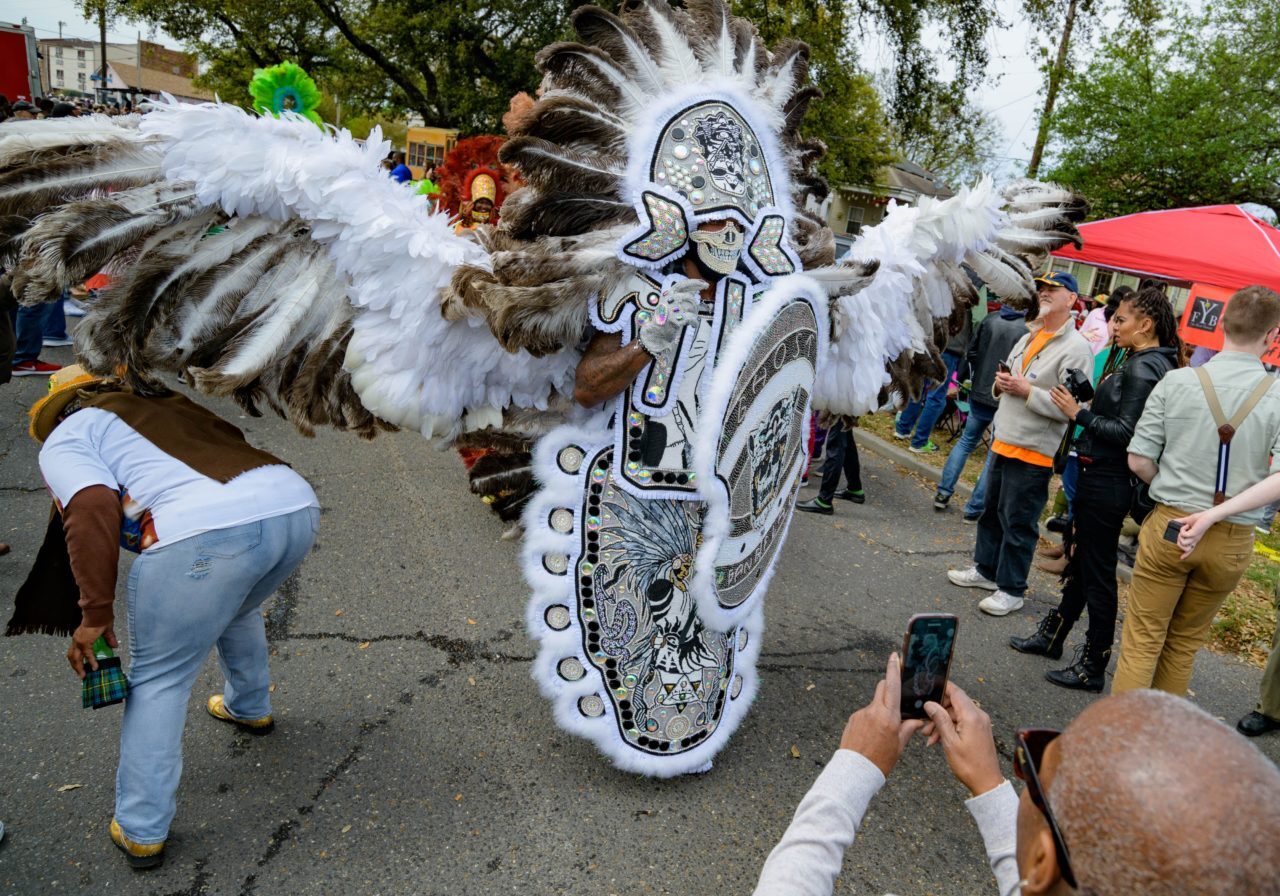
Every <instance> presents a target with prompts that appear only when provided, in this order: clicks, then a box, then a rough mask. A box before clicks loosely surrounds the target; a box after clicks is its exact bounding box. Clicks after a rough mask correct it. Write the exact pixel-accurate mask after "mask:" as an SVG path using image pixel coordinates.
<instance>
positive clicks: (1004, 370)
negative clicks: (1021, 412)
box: [996, 361, 1013, 373]
mask: <svg viewBox="0 0 1280 896" xmlns="http://www.w3.org/2000/svg"><path fill="white" fill-rule="evenodd" d="M996 370H998V371H1000V372H1001V373H1012V372H1013V370H1012V369H1011V368H1010V367H1009V365H1008V364H1006V363H1004V362H1003V361H997V362H996Z"/></svg>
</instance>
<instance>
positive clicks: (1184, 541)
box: [1172, 510, 1217, 560]
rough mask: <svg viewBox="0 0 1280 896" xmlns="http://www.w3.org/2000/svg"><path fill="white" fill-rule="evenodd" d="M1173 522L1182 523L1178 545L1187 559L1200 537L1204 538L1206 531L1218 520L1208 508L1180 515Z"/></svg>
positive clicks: (1184, 558) (1183, 557)
mask: <svg viewBox="0 0 1280 896" xmlns="http://www.w3.org/2000/svg"><path fill="white" fill-rule="evenodd" d="M1172 522H1175V523H1181V524H1182V531H1181V532H1179V533H1178V547H1180V548H1182V559H1183V560H1186V559H1187V558H1188V557H1190V556H1191V552H1192V551H1194V550H1195V549H1196V545H1198V544H1199V543H1200V539H1201V538H1204V533H1206V532H1208V531H1209V529H1210V527H1212V526H1213V524H1214V523H1216V522H1217V520H1216V519H1214V518H1213V515H1212V514H1211V513H1210V512H1209V511H1208V510H1202V511H1200V512H1199V513H1193V514H1190V515H1188V516H1184V517H1179V518H1178V519H1176V520H1172Z"/></svg>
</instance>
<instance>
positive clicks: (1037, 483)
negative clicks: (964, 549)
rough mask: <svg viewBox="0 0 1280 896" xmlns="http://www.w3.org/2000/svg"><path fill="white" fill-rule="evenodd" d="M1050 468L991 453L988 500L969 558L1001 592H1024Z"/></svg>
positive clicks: (1018, 594) (1050, 474) (1047, 488)
mask: <svg viewBox="0 0 1280 896" xmlns="http://www.w3.org/2000/svg"><path fill="white" fill-rule="evenodd" d="M1052 478H1053V468H1052V467H1037V466H1036V465H1035V464H1029V463H1026V462H1025V461H1020V460H1014V459H1013V458H1011V457H1001V456H1000V455H998V454H997V455H995V456H994V457H993V458H992V461H991V469H989V470H988V471H987V502H986V506H984V507H983V509H982V516H980V517H979V518H978V541H977V544H976V545H974V548H973V562H974V565H975V566H977V567H978V572H980V573H982V574H983V575H984V576H986V577H987V578H988V579H991V580H992V581H994V582H995V583H996V585H998V586H999V587H1000V590H1001V591H1003V592H1005V593H1006V594H1012V595H1013V596H1014V597H1022V595H1024V594H1026V592H1027V573H1028V572H1030V571H1031V561H1032V559H1034V557H1035V553H1036V540H1037V539H1038V538H1039V537H1040V512H1041V511H1042V510H1044V505H1045V504H1046V503H1047V502H1048V500H1049V480H1050V479H1052Z"/></svg>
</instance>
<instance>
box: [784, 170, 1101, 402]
mask: <svg viewBox="0 0 1280 896" xmlns="http://www.w3.org/2000/svg"><path fill="white" fill-rule="evenodd" d="M1087 212H1088V205H1087V204H1086V203H1085V202H1084V200H1083V199H1082V198H1081V197H1079V196H1078V195H1076V194H1074V193H1072V192H1071V191H1070V190H1065V189H1063V188H1061V187H1058V186H1055V185H1053V184H1043V183H1036V182H1034V181H1018V182H1016V183H1012V184H1010V185H1009V186H1007V187H1005V188H1004V190H1002V191H997V190H996V189H995V187H994V186H993V185H992V183H991V180H990V178H983V179H982V180H981V181H980V182H979V183H978V184H977V185H976V186H974V187H972V188H966V189H962V190H960V192H959V193H958V194H957V195H956V196H954V197H952V198H950V199H946V200H937V199H930V198H927V197H926V198H922V199H921V200H920V202H919V204H918V205H916V206H914V207H911V206H897V205H895V206H891V207H890V209H889V212H888V214H886V215H885V218H884V220H883V221H882V222H881V223H880V224H878V225H876V226H875V227H869V228H867V229H865V230H864V231H863V232H862V233H861V234H860V235H859V237H858V239H857V240H856V241H855V242H854V244H853V247H852V249H851V250H850V251H849V253H848V255H847V256H846V257H845V258H844V259H842V260H841V263H840V264H839V265H834V266H828V267H820V268H814V269H809V270H806V271H805V273H806V274H807V275H808V276H810V277H813V278H814V279H815V280H818V281H819V282H820V283H821V284H822V285H823V286H824V287H826V289H827V293H828V295H829V296H830V297H831V305H830V312H831V318H832V335H831V341H830V347H829V349H828V354H827V358H826V359H825V363H824V364H823V365H822V366H821V367H820V368H819V370H818V381H817V384H816V386H815V394H814V406H815V407H817V408H818V409H820V410H824V411H827V412H829V413H832V414H839V415H849V416H857V415H859V414H864V413H867V412H868V411H873V410H875V409H877V408H879V407H882V406H883V405H884V404H885V403H886V402H887V400H888V398H889V392H890V390H894V391H897V392H898V393H899V394H900V395H902V396H904V397H917V396H918V395H919V394H920V389H921V387H922V385H923V383H924V382H925V380H926V379H932V380H935V381H936V380H937V379H938V378H939V377H940V376H942V374H943V372H944V371H945V367H944V366H943V364H942V361H941V357H940V355H939V351H940V349H941V347H942V346H943V345H945V343H946V342H947V338H948V334H949V331H950V327H949V325H950V324H952V323H954V322H955V320H956V315H957V314H963V313H967V312H968V309H969V307H970V306H972V305H973V304H974V303H975V302H976V301H977V299H978V292H977V290H976V288H975V287H974V285H973V281H972V279H971V278H970V277H969V275H968V271H972V272H973V273H974V274H975V275H976V276H977V277H978V278H979V279H980V280H981V281H982V282H984V283H985V284H986V285H987V287H988V288H989V289H990V290H991V291H992V292H994V293H995V294H996V295H997V296H999V297H1000V298H1001V300H1002V301H1004V302H1007V303H1008V304H1010V305H1012V306H1015V307H1025V306H1026V305H1028V304H1029V303H1030V302H1032V301H1033V300H1034V299H1035V283H1034V277H1035V274H1036V272H1038V271H1040V270H1043V268H1044V265H1045V263H1046V262H1047V260H1048V253H1049V252H1050V250H1052V249H1056V248H1057V247H1059V246H1062V245H1065V244H1066V243H1069V242H1070V243H1075V244H1076V245H1080V233H1079V231H1078V230H1077V229H1076V227H1075V222H1078V221H1080V220H1082V219H1083V218H1084V216H1085V214H1086V213H1087Z"/></svg>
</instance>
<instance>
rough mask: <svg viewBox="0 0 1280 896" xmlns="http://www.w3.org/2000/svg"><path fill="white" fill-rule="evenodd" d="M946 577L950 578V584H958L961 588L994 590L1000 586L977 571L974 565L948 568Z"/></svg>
mask: <svg viewBox="0 0 1280 896" xmlns="http://www.w3.org/2000/svg"><path fill="white" fill-rule="evenodd" d="M947 578H948V579H950V580H951V584H952V585H959V586H960V587H961V588H986V589H987V590H988V591H996V590H998V589H999V587H1000V586H999V585H997V584H996V583H995V582H993V581H991V580H990V579H988V578H987V577H986V576H984V575H983V574H982V573H980V572H978V567H976V566H970V567H969V568H968V569H948V570H947Z"/></svg>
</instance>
